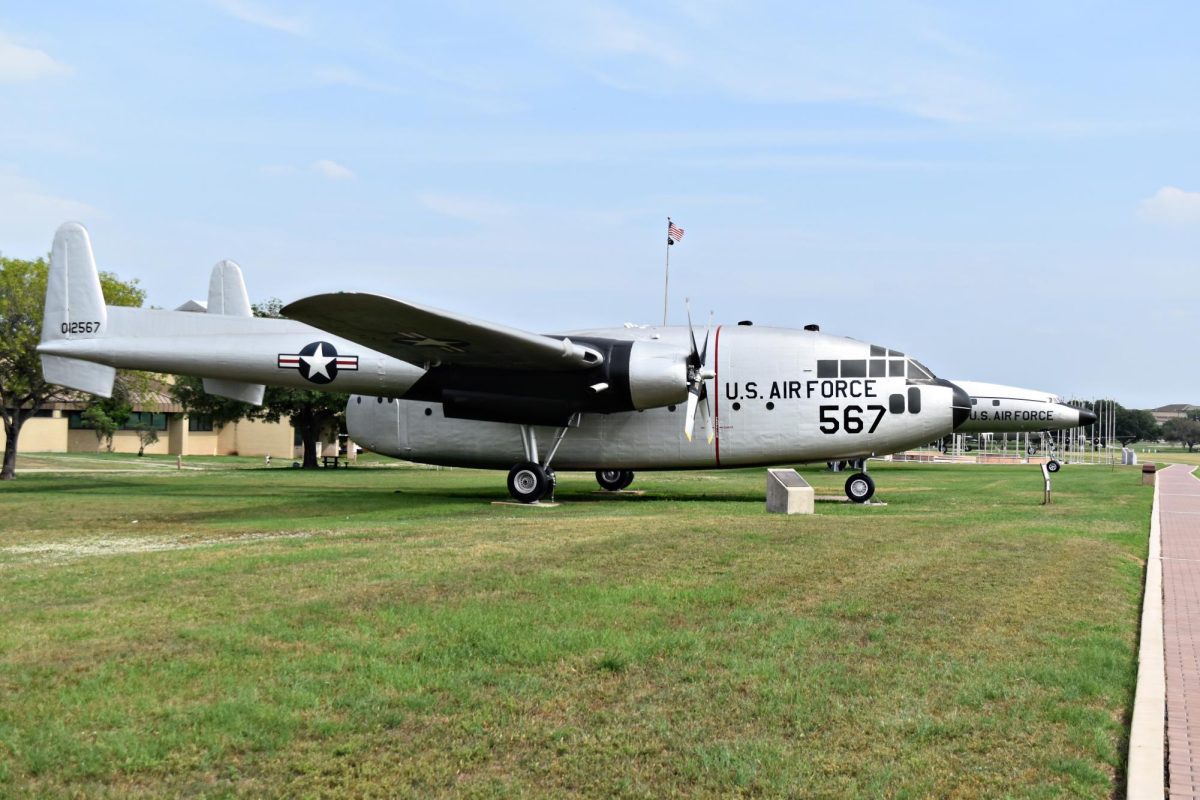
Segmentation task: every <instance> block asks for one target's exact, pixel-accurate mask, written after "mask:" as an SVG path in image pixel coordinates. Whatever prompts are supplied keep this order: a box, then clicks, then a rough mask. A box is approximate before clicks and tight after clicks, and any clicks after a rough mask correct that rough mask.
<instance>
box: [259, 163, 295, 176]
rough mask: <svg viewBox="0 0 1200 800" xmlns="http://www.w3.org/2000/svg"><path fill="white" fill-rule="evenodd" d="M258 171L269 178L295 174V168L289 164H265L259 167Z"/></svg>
mask: <svg viewBox="0 0 1200 800" xmlns="http://www.w3.org/2000/svg"><path fill="white" fill-rule="evenodd" d="M258 171H259V172H260V173H261V174H263V175H266V176H267V177H270V178H285V177H287V176H289V175H295V174H296V168H295V167H293V166H292V165H291V164H266V165H264V166H261V167H259V168H258Z"/></svg>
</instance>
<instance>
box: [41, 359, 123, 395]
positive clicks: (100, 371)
mask: <svg viewBox="0 0 1200 800" xmlns="http://www.w3.org/2000/svg"><path fill="white" fill-rule="evenodd" d="M42 375H43V376H45V378H46V383H53V384H56V385H58V386H66V387H67V388H69V389H78V390H79V391H81V392H90V393H91V394H98V395H100V396H101V397H111V396H112V387H113V381H114V380H116V377H117V370H116V369H115V368H114V367H110V366H108V365H107V364H96V363H93V362H91V361H80V360H79V359H78V358H66V357H64V356H48V355H45V354H43V355H42Z"/></svg>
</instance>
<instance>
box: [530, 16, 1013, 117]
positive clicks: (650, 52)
mask: <svg viewBox="0 0 1200 800" xmlns="http://www.w3.org/2000/svg"><path fill="white" fill-rule="evenodd" d="M531 13H533V14H536V16H537V18H536V19H535V20H531V25H532V26H533V28H534V30H535V32H537V33H539V34H540V35H541V36H542V37H543V41H544V43H545V44H546V46H547V47H549V48H551V49H553V50H556V51H558V52H560V53H562V54H564V55H565V56H567V57H568V58H570V59H571V60H573V61H575V62H576V63H577V64H578V65H579V66H580V68H581V70H582V71H583V72H585V73H586V74H588V75H591V76H592V77H593V78H594V79H595V80H597V81H598V82H600V83H603V84H605V85H608V86H613V87H616V88H619V89H622V90H625V91H633V92H647V93H657V94H664V95H670V96H674V97H677V96H681V95H685V94H698V93H703V92H710V91H716V92H720V93H722V94H725V95H727V96H730V97H733V98H736V99H738V100H741V101H747V102H753V103H767V104H798V103H843V104H850V105H861V106H871V107H878V108H887V109H892V110H897V111H900V112H903V113H905V114H908V115H911V116H915V117H919V118H923V119H930V120H936V121H940V122H951V123H962V122H970V123H981V122H987V121H990V120H996V119H1003V118H1005V117H1006V116H1007V115H1009V114H1011V113H1012V112H1013V111H1014V105H1015V103H1016V100H1015V98H1013V97H1012V96H1011V93H1010V90H1009V89H1008V87H1007V86H1006V85H1004V83H1003V82H1002V81H1001V80H999V79H998V78H997V77H996V76H995V75H994V74H993V73H994V72H995V68H994V66H993V64H992V62H991V61H990V59H989V56H988V54H987V53H985V52H981V51H980V50H978V49H977V48H975V47H973V46H971V45H970V44H969V43H964V42H960V41H959V40H958V39H957V38H956V37H955V36H954V35H952V34H951V33H949V32H946V31H945V30H943V27H942V26H941V25H940V24H939V20H937V19H931V18H928V17H929V15H928V14H913V13H910V12H909V11H906V10H905V8H903V7H902V8H900V9H894V10H891V11H886V10H881V9H877V8H875V7H874V6H872V7H871V8H870V9H868V10H863V9H861V8H855V7H853V6H852V7H849V8H842V7H841V6H840V5H839V6H832V5H821V4H815V5H811V4H810V5H803V4H801V6H799V7H798V10H796V11H795V12H792V13H787V14H780V13H779V11H778V9H774V8H772V7H769V6H768V7H756V6H754V5H751V6H750V7H748V8H747V7H744V6H743V5H728V6H724V7H720V8H718V7H710V8H709V9H708V11H706V12H705V13H703V14H699V15H692V14H680V13H677V11H676V10H675V9H673V8H672V7H670V6H663V7H659V8H658V9H657V10H654V9H651V8H643V9H641V10H639V11H638V12H637V13H636V14H635V13H632V12H629V11H626V10H624V9H621V8H618V7H616V6H615V5H614V4H612V3H610V2H608V0H590V1H589V2H583V3H569V4H561V5H560V6H558V7H556V8H554V9H553V10H552V11H550V12H546V11H544V10H543V9H541V8H540V7H537V8H535V9H534V10H533V11H532V12H531Z"/></svg>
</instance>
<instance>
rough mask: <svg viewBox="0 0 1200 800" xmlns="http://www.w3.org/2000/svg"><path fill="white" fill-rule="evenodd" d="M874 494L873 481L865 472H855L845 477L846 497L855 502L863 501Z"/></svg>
mask: <svg viewBox="0 0 1200 800" xmlns="http://www.w3.org/2000/svg"><path fill="white" fill-rule="evenodd" d="M874 495H875V481H873V480H871V476H870V475H868V474H867V473H865V472H856V473H854V474H853V475H851V476H850V477H849V478H847V479H846V497H849V498H850V499H851V500H853V501H854V502H855V503H865V502H867V501H868V500H870V499H871V498H872V497H873V496H874Z"/></svg>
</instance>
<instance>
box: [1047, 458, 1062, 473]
mask: <svg viewBox="0 0 1200 800" xmlns="http://www.w3.org/2000/svg"><path fill="white" fill-rule="evenodd" d="M1060 469H1062V464H1060V463H1058V462H1057V461H1055V460H1054V459H1053V458H1052V459H1050V460H1049V461H1047V462H1046V471H1047V472H1058V471H1059V470H1060Z"/></svg>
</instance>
